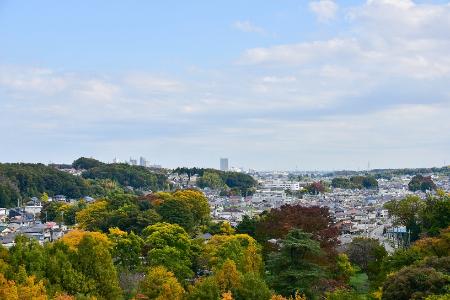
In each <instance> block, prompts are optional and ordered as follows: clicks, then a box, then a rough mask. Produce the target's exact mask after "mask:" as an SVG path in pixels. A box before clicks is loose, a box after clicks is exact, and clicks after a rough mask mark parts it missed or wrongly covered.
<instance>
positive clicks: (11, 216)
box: [0, 195, 70, 248]
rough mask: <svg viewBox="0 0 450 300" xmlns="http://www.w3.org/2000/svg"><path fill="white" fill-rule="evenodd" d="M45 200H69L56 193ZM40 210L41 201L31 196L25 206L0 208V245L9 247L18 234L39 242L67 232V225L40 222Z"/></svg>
mask: <svg viewBox="0 0 450 300" xmlns="http://www.w3.org/2000/svg"><path fill="white" fill-rule="evenodd" d="M47 201H60V202H69V201H70V200H68V199H67V198H66V197H65V196H63V195H57V196H54V197H52V198H49V199H48V200H47ZM41 210H42V203H41V201H40V200H39V199H38V198H36V197H32V198H31V200H30V201H28V202H27V203H26V205H25V206H22V207H16V208H10V209H7V208H0V245H2V246H4V247H7V248H9V247H11V246H13V245H14V241H15V239H16V237H17V236H18V235H25V236H27V237H30V238H33V239H35V240H37V241H38V242H39V243H40V244H44V243H45V242H48V241H54V240H57V239H59V238H60V237H62V236H63V235H64V234H65V233H66V232H67V230H68V229H67V227H66V226H65V225H63V224H57V223H55V222H44V223H43V222H42V221H41V220H40V218H39V216H40V214H41Z"/></svg>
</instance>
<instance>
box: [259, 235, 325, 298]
mask: <svg viewBox="0 0 450 300" xmlns="http://www.w3.org/2000/svg"><path fill="white" fill-rule="evenodd" d="M279 245H280V246H279V247H280V249H279V251H277V252H275V253H271V254H270V255H269V259H268V262H267V269H268V271H269V274H268V281H269V283H270V285H271V287H272V288H273V289H274V290H275V291H277V292H278V293H280V294H282V295H285V296H288V295H294V294H295V293H296V291H300V292H302V293H305V294H306V295H307V296H308V297H312V296H313V295H314V292H313V290H314V285H315V284H317V283H318V280H319V279H320V278H323V277H324V275H325V274H324V271H323V269H322V268H321V267H320V266H319V265H317V264H316V263H314V261H316V258H317V257H318V256H320V255H321V249H320V244H319V242H317V241H315V240H313V239H312V234H310V233H306V232H304V231H302V230H300V229H292V230H291V231H289V233H288V234H287V235H286V238H285V239H283V240H282V241H280V243H279Z"/></svg>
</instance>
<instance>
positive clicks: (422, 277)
mask: <svg viewBox="0 0 450 300" xmlns="http://www.w3.org/2000/svg"><path fill="white" fill-rule="evenodd" d="M448 284H450V279H449V277H448V276H446V275H444V274H442V273H441V272H437V271H436V270H435V269H433V268H426V267H415V266H410V267H406V268H403V269H401V270H400V271H399V272H397V273H395V274H393V275H391V276H389V277H388V279H387V280H386V281H385V283H384V285H383V296H382V299H383V300H391V299H392V300H403V299H404V300H407V299H422V298H425V297H427V296H429V295H432V294H445V293H446V292H447V289H446V286H447V285H448Z"/></svg>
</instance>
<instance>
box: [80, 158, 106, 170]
mask: <svg viewBox="0 0 450 300" xmlns="http://www.w3.org/2000/svg"><path fill="white" fill-rule="evenodd" d="M102 165H104V163H102V162H101V161H98V160H96V159H94V158H87V157H80V158H78V159H77V160H75V161H74V162H73V163H72V167H74V168H75V169H77V170H88V169H92V168H95V167H100V166H102Z"/></svg>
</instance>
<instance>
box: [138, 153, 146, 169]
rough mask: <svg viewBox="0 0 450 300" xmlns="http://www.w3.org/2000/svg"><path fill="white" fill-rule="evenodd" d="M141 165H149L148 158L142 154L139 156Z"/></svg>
mask: <svg viewBox="0 0 450 300" xmlns="http://www.w3.org/2000/svg"><path fill="white" fill-rule="evenodd" d="M139 165H140V166H143V167H146V166H147V160H146V159H145V158H144V157H142V156H141V157H140V158H139Z"/></svg>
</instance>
